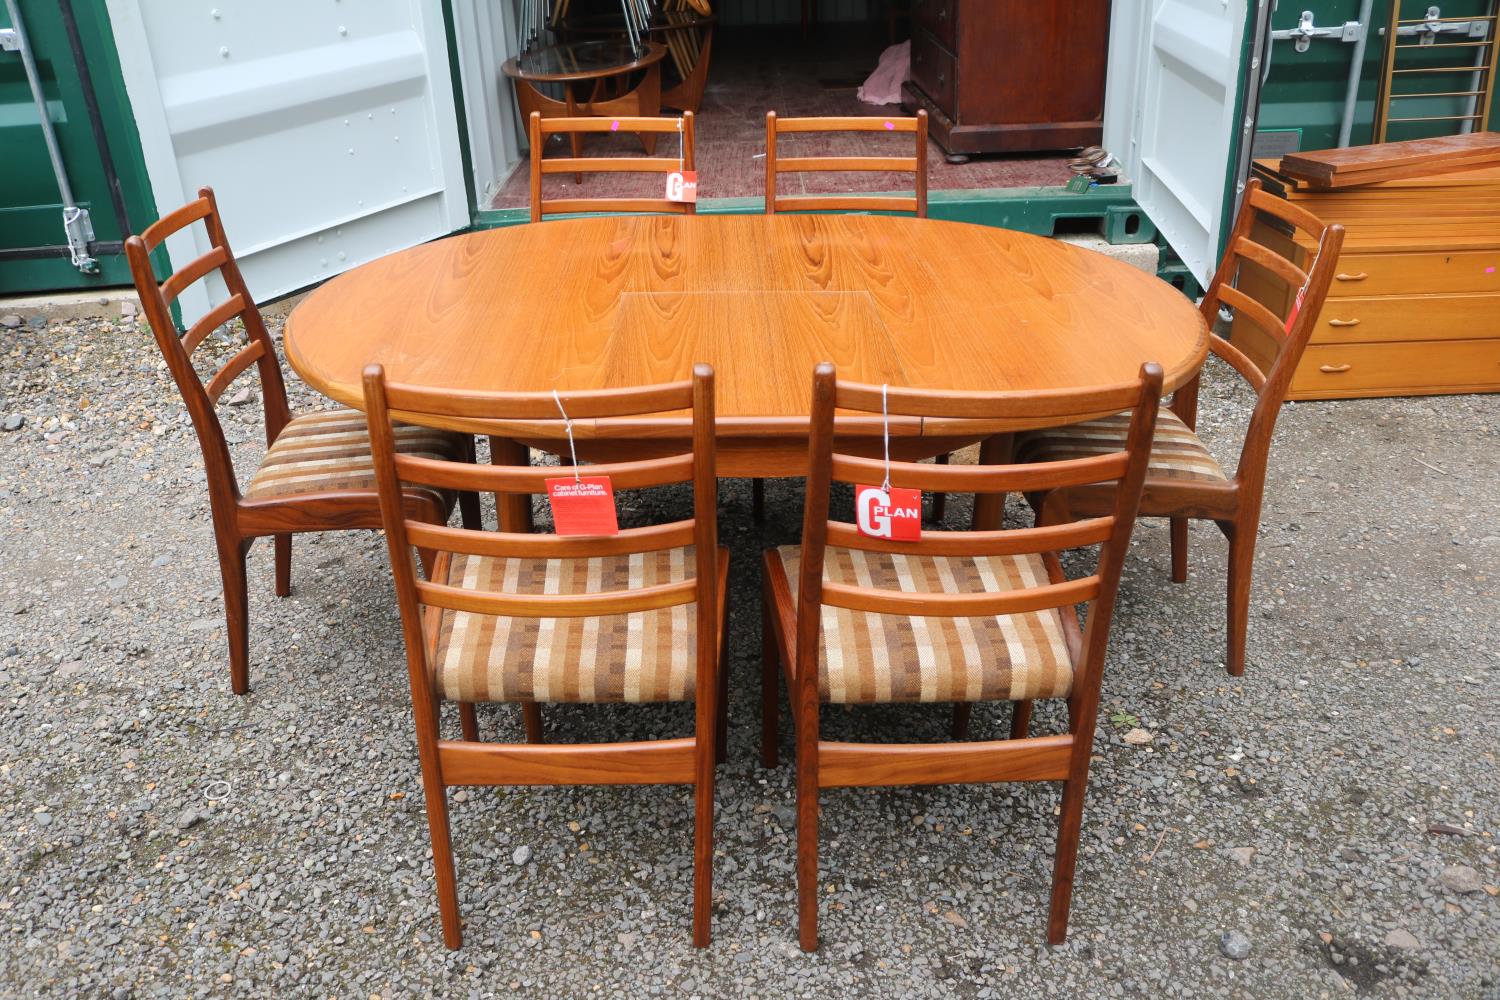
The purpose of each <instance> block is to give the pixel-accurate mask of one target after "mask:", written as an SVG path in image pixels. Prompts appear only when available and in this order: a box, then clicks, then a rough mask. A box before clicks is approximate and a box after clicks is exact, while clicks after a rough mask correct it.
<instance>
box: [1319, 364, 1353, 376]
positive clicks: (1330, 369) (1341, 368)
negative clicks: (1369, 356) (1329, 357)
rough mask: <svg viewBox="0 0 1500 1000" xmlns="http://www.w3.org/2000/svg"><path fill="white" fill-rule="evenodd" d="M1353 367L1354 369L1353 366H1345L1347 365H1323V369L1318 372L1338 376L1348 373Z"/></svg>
mask: <svg viewBox="0 0 1500 1000" xmlns="http://www.w3.org/2000/svg"><path fill="white" fill-rule="evenodd" d="M1353 367H1354V366H1353V365H1347V364H1345V365H1323V366H1322V367H1321V368H1319V369H1318V371H1320V372H1322V373H1323V374H1325V375H1338V374H1340V373H1341V372H1346V371H1348V370H1349V369H1350V368H1353Z"/></svg>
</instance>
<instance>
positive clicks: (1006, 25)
mask: <svg viewBox="0 0 1500 1000" xmlns="http://www.w3.org/2000/svg"><path fill="white" fill-rule="evenodd" d="M1108 47H1109V0H1067V2H1066V3H1036V2H1035V0H1031V2H1026V3H1023V2H1021V0H913V2H912V40H911V75H912V78H911V80H910V81H909V82H908V83H907V84H906V85H905V87H904V88H903V97H904V98H905V104H906V107H907V108H908V109H909V110H911V111H916V110H917V109H918V108H925V109H926V110H927V114H928V117H929V119H930V124H931V134H932V136H933V137H934V138H935V139H937V141H938V142H939V143H940V144H941V145H942V146H943V148H944V149H946V150H947V151H948V152H949V153H950V154H967V153H1009V152H1023V151H1026V150H1036V149H1069V148H1072V147H1075V146H1088V145H1092V144H1094V143H1097V142H1098V141H1099V137H1100V133H1101V130H1102V124H1103V119H1104V72H1105V62H1106V55H1107V50H1108Z"/></svg>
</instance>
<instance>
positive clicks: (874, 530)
mask: <svg viewBox="0 0 1500 1000" xmlns="http://www.w3.org/2000/svg"><path fill="white" fill-rule="evenodd" d="M854 515H855V516H854V521H855V526H856V527H857V528H858V529H859V533H860V534H861V535H869V536H870V537H871V538H889V539H890V540H892V541H895V542H915V541H916V540H917V539H919V538H921V537H922V491H921V490H898V489H892V490H891V491H890V492H889V493H887V492H886V491H885V490H883V489H881V488H880V487H879V486H856V487H855V488H854Z"/></svg>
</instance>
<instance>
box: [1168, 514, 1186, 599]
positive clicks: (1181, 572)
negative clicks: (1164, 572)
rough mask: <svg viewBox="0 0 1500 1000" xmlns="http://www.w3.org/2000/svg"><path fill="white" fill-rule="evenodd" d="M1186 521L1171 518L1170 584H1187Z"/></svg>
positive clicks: (1179, 518) (1183, 518)
mask: <svg viewBox="0 0 1500 1000" xmlns="http://www.w3.org/2000/svg"><path fill="white" fill-rule="evenodd" d="M1187 566H1188V519H1187V518H1185V517H1174V518H1172V582H1173V583H1187V576H1188V569H1187Z"/></svg>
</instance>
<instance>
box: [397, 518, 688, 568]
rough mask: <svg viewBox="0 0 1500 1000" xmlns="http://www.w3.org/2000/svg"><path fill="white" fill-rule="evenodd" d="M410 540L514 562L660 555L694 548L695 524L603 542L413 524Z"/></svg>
mask: <svg viewBox="0 0 1500 1000" xmlns="http://www.w3.org/2000/svg"><path fill="white" fill-rule="evenodd" d="M406 536H407V540H408V541H410V542H411V544H412V545H414V546H416V547H417V548H419V549H431V550H433V551H442V552H458V553H462V554H464V555H471V556H491V557H497V558H514V559H573V558H578V557H581V556H590V555H594V556H617V555H630V554H634V553H637V552H659V551H661V550H662V549H672V548H677V547H678V546H682V545H692V544H693V522H692V521H673V522H671V523H669V524H653V525H650V526H649V527H645V528H623V529H621V531H620V533H619V534H617V535H609V536H606V537H602V538H588V537H577V536H573V535H523V534H518V533H516V532H511V531H469V530H467V529H464V528H449V527H446V526H440V525H435V524H421V523H419V522H415V521H413V522H409V523H408V524H407V527H406Z"/></svg>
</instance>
